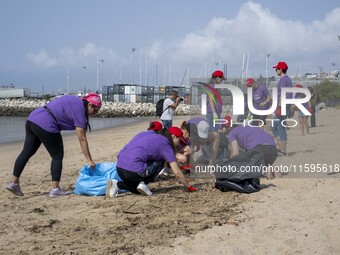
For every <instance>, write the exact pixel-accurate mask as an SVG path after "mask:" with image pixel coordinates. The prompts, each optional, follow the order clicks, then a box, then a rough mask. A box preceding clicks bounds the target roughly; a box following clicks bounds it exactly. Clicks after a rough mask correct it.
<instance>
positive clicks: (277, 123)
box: [272, 106, 290, 141]
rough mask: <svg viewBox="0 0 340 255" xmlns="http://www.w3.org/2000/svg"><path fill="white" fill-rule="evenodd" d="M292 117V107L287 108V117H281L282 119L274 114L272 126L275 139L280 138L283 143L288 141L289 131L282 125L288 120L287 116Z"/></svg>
mask: <svg viewBox="0 0 340 255" xmlns="http://www.w3.org/2000/svg"><path fill="white" fill-rule="evenodd" d="M289 115H290V106H287V108H286V115H281V116H280V118H278V117H277V116H276V114H274V121H273V126H272V132H273V135H274V136H275V137H279V138H280V140H281V141H287V140H288V138H287V130H286V127H285V126H283V125H282V123H281V122H282V121H283V120H285V119H287V116H289Z"/></svg>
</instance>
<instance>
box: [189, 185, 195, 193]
mask: <svg viewBox="0 0 340 255" xmlns="http://www.w3.org/2000/svg"><path fill="white" fill-rule="evenodd" d="M188 191H189V192H194V191H197V188H194V187H193V186H190V187H189V188H188Z"/></svg>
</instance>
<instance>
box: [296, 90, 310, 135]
mask: <svg viewBox="0 0 340 255" xmlns="http://www.w3.org/2000/svg"><path fill="white" fill-rule="evenodd" d="M295 87H296V88H303V87H302V85H301V84H296V85H295ZM304 97H305V94H303V93H296V94H295V97H294V98H304ZM302 105H303V106H304V107H305V108H306V109H307V110H308V111H309V112H312V105H311V101H308V102H306V103H302ZM297 112H298V118H299V123H300V129H301V134H302V135H305V129H306V133H307V134H309V124H308V115H305V114H304V113H303V112H302V111H301V110H300V109H298V110H297Z"/></svg>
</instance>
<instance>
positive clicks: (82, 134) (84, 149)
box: [76, 127, 96, 170]
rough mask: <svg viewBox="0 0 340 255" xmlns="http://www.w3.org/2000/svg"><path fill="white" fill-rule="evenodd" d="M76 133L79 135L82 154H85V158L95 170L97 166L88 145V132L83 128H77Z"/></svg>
mask: <svg viewBox="0 0 340 255" xmlns="http://www.w3.org/2000/svg"><path fill="white" fill-rule="evenodd" d="M76 133H77V136H78V140H79V143H80V148H81V150H82V152H83V153H84V156H85V158H86V159H87V161H88V162H89V165H90V167H91V169H92V170H93V169H94V168H95V166H96V163H94V161H93V160H92V157H91V153H90V150H89V145H88V142H87V138H86V130H85V129H84V128H81V127H76Z"/></svg>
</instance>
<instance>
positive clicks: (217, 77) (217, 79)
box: [206, 70, 225, 132]
mask: <svg viewBox="0 0 340 255" xmlns="http://www.w3.org/2000/svg"><path fill="white" fill-rule="evenodd" d="M223 80H225V77H224V74H223V72H222V71H221V70H216V71H214V72H213V74H212V75H211V79H210V81H209V85H210V86H211V87H212V89H215V84H221V83H222V81H223ZM206 89H207V90H209V95H208V100H207V115H206V117H207V120H208V123H209V130H210V131H211V132H214V131H218V127H217V126H216V125H215V127H214V119H219V118H220V116H221V112H222V104H221V102H220V101H219V100H216V94H215V93H214V91H210V90H211V89H210V88H206Z"/></svg>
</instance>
